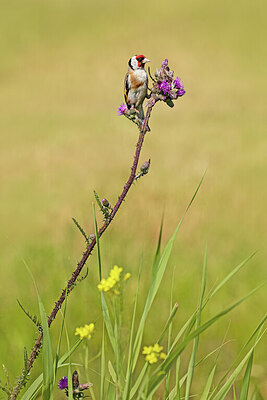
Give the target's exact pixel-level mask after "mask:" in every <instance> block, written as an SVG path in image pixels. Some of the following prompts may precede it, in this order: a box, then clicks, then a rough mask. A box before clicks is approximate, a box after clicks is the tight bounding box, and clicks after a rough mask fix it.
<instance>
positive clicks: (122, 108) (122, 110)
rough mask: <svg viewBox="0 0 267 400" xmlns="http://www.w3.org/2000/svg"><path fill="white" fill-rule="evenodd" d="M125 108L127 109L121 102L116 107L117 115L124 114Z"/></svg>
mask: <svg viewBox="0 0 267 400" xmlns="http://www.w3.org/2000/svg"><path fill="white" fill-rule="evenodd" d="M126 110H127V106H126V104H124V103H122V104H121V105H120V106H119V107H118V110H117V113H118V115H123V114H125V112H126Z"/></svg>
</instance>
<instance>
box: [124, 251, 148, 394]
mask: <svg viewBox="0 0 267 400" xmlns="http://www.w3.org/2000/svg"><path fill="white" fill-rule="evenodd" d="M142 262H143V258H141V261H140V266H139V272H138V279H137V287H136V293H135V300H134V308H133V314H132V322H131V332H130V338H129V351H128V362H127V371H126V378H125V387H124V391H123V400H128V399H129V398H130V397H129V396H130V389H131V382H132V373H131V371H132V362H133V357H132V350H133V335H134V326H135V318H136V309H137V300H138V294H139V285H140V277H141V269H142Z"/></svg>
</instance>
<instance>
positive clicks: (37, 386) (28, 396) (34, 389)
mask: <svg viewBox="0 0 267 400" xmlns="http://www.w3.org/2000/svg"><path fill="white" fill-rule="evenodd" d="M42 385H43V374H41V375H39V376H38V378H36V379H35V381H34V382H33V383H32V384H31V386H30V387H29V388H28V389H27V390H26V392H25V393H24V394H23V396H22V398H21V400H33V399H35V397H36V396H37V395H38V393H39V391H40V390H41V389H42Z"/></svg>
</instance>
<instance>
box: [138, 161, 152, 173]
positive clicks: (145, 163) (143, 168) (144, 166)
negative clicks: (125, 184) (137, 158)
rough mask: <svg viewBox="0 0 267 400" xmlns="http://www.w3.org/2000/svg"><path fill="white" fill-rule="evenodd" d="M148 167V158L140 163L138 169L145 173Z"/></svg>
mask: <svg viewBox="0 0 267 400" xmlns="http://www.w3.org/2000/svg"><path fill="white" fill-rule="evenodd" d="M149 167H150V159H149V160H148V161H145V162H144V164H143V165H141V167H140V170H141V171H142V172H143V173H145V174H146V173H147V172H148V170H149Z"/></svg>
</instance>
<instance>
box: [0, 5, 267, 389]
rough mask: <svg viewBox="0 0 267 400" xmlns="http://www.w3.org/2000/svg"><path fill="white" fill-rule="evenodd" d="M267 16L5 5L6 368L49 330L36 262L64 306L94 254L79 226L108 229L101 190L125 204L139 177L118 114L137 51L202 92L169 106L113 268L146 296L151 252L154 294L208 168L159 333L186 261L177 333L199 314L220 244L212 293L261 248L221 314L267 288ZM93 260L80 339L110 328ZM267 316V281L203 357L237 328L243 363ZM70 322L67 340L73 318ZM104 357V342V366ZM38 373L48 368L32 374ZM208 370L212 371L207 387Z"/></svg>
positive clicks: (1, 295) (2, 296) (153, 326)
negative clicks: (75, 277) (77, 273)
mask: <svg viewBox="0 0 267 400" xmlns="http://www.w3.org/2000/svg"><path fill="white" fill-rule="evenodd" d="M266 17H267V4H266V3H264V2H263V1H261V0H256V1H254V2H253V3H252V2H250V1H248V0H244V1H236V2H230V1H229V0H226V1H225V2H223V3H222V2H208V1H203V2H192V1H189V2H188V1H187V2H177V1H169V2H158V1H151V0H149V1H146V2H144V1H139V0H138V1H135V2H134V3H129V2H123V1H113V2H109V1H106V0H103V1H102V2H92V1H88V2H85V1H82V0H76V1H74V0H69V1H62V0H56V1H51V0H48V1H46V2H42V1H33V0H32V1H30V0H25V1H24V2H21V1H18V0H14V1H12V2H10V1H6V0H2V2H1V13H0V51H1V62H0V109H1V113H0V131H1V133H0V200H1V202H0V205H1V206H0V219H1V227H0V264H1V275H2V285H1V291H0V304H1V307H0V318H1V324H0V326H1V328H0V354H1V357H0V361H1V363H2V364H5V366H6V367H7V369H8V371H9V374H10V378H11V380H12V381H13V380H14V379H15V377H16V376H17V375H18V374H19V373H20V371H21V369H22V367H23V349H24V346H25V347H26V348H27V350H28V351H30V348H31V346H32V345H33V342H34V338H35V337H36V335H37V333H36V329H35V327H34V325H33V324H32V323H31V322H30V320H29V319H27V318H26V316H25V314H24V313H23V312H22V311H21V309H20V308H19V306H18V305H17V302H16V299H19V300H20V301H21V302H22V304H23V305H24V306H25V308H26V309H27V310H29V311H30V313H31V314H38V304H37V299H36V295H35V290H34V287H33V285H32V282H31V279H30V277H29V276H28V273H27V271H26V269H25V267H24V264H23V260H26V262H27V263H28V265H29V266H30V268H31V270H32V273H33V275H34V276H35V278H36V282H37V285H38V287H39V290H40V292H41V295H42V297H43V299H44V302H45V306H46V309H47V312H48V313H49V312H50V310H51V309H52V307H53V304H54V302H55V301H56V300H57V298H58V296H59V294H60V292H61V290H62V289H63V287H64V285H65V283H66V280H67V279H68V278H69V277H70V275H71V273H72V271H73V270H74V269H75V266H76V263H77V262H78V261H79V259H80V257H81V254H82V251H83V250H84V240H83V238H82V237H81V235H80V234H79V232H78V230H77V229H76V228H75V226H74V224H73V222H72V217H75V218H77V220H78V221H79V222H80V223H81V225H82V226H83V227H84V228H85V229H86V230H87V231H88V232H89V233H90V232H92V231H93V230H94V228H93V217H92V202H93V201H94V197H93V190H94V189H95V190H96V191H97V192H98V193H99V195H100V197H101V198H102V197H106V198H108V199H109V201H110V202H111V204H114V203H115V202H116V200H117V197H118V195H119V194H120V192H121V190H122V188H123V185H124V183H125V182H126V180H127V178H128V175H129V172H130V166H131V162H132V158H133V154H134V150H135V145H136V141H137V131H136V129H135V127H134V125H133V124H131V123H130V122H129V121H128V120H126V118H123V117H119V116H117V113H116V109H117V107H118V106H119V105H120V104H121V103H122V101H123V79H124V75H125V73H126V71H127V63H128V60H129V58H130V57H131V56H132V55H134V54H137V53H142V54H145V55H146V56H147V57H148V58H149V59H150V60H151V63H150V64H151V65H150V67H151V70H152V71H155V69H156V68H157V67H159V66H160V64H161V62H162V60H164V59H165V58H168V60H169V64H170V66H171V68H172V69H174V71H175V74H176V75H178V76H179V77H180V78H181V79H182V81H183V83H184V86H185V90H186V94H185V96H184V97H183V98H181V99H180V100H178V101H177V103H176V104H175V107H174V109H170V108H168V107H167V106H166V105H165V104H163V103H162V104H157V105H156V107H155V108H154V110H153V113H152V117H151V120H150V128H151V133H149V134H147V135H146V138H145V143H144V147H143V151H142V155H141V162H144V161H145V160H147V159H148V158H151V168H150V171H149V174H148V175H147V176H145V177H143V178H142V179H140V181H138V182H137V183H136V184H135V185H134V186H133V188H132V189H131V191H130V193H129V195H128V196H127V199H126V202H125V203H124V204H123V206H122V208H121V210H120V211H119V214H118V216H117V218H116V219H115V221H114V222H113V223H112V225H111V227H110V229H109V230H108V231H107V232H106V233H105V235H104V236H103V239H102V240H101V250H102V257H103V269H104V270H105V271H106V272H108V270H109V269H110V267H112V266H113V265H114V264H118V265H121V266H123V267H125V270H127V271H130V272H131V274H132V281H131V283H130V282H129V288H130V289H129V291H131V295H132V296H134V290H135V283H136V279H137V274H138V268H139V263H140V258H141V256H142V255H143V275H142V282H141V290H142V291H143V292H144V293H145V291H146V289H147V287H148V284H149V279H150V272H151V264H152V260H153V254H154V251H155V248H156V243H157V236H158V232H159V227H160V221H161V218H162V215H163V214H164V234H163V241H164V242H166V240H167V239H168V238H169V236H170V235H171V234H172V233H173V231H174V229H175V227H176V226H177V223H178V221H179V219H180V218H181V217H182V215H183V213H184V210H185V208H186V206H187V204H188V202H189V201H190V199H191V197H192V195H193V193H194V190H195V189H196V187H197V185H198V183H199V181H200V179H201V177H202V175H203V173H204V172H205V171H206V170H207V172H206V176H205V179H204V183H203V185H202V186H201V189H200V192H199V194H198V196H197V198H196V200H195V202H194V204H193V205H192V208H191V209H190V212H189V213H188V215H187V216H186V218H185V220H184V222H183V225H182V228H181V231H180V232H179V235H178V238H177V241H176V243H175V248H174V251H173V254H172V257H171V262H170V263H169V268H168V271H167V275H166V277H165V278H164V284H163V287H162V288H161V292H160V294H159V295H158V296H157V298H156V306H155V307H156V309H158V310H159V312H158V313H157V315H150V330H149V331H147V332H146V337H145V339H146V340H151V341H153V340H156V337H155V332H158V329H159V328H158V327H160V330H161V328H162V327H163V325H164V322H165V320H166V318H167V315H168V311H169V301H170V280H171V279H172V274H173V269H174V268H175V284H174V295H173V296H174V300H177V301H178V303H179V312H178V313H177V317H176V324H177V326H179V324H180V323H181V322H182V321H184V319H185V316H186V315H188V314H189V313H191V312H192V311H194V309H195V307H196V304H197V300H198V296H199V290H200V279H201V269H202V262H203V261H202V260H203V255H204V250H205V245H206V242H207V245H208V282H209V285H210V287H212V286H213V285H214V283H215V282H218V280H219V279H222V278H223V277H224V276H225V275H226V274H227V273H229V272H230V271H231V269H232V268H234V267H235V266H236V265H237V264H238V263H239V262H240V261H242V260H243V259H245V258H246V257H247V256H249V254H251V253H253V252H254V251H256V250H258V253H257V254H256V255H255V257H254V258H253V259H252V260H251V261H250V263H249V264H248V266H247V267H246V268H245V269H244V270H243V271H242V272H241V273H240V275H238V277H237V278H235V279H234V280H233V281H232V282H230V283H229V285H228V286H227V287H225V288H224V290H223V291H222V292H220V293H218V296H217V297H216V299H215V302H214V303H213V307H214V308H212V307H210V308H209V309H208V310H207V311H206V313H207V317H208V316H211V315H212V314H213V313H215V312H219V311H220V310H221V309H222V308H223V307H225V306H226V305H229V304H231V303H232V302H233V301H235V300H237V299H238V298H239V297H241V296H242V295H244V294H246V293H248V292H249V291H250V290H252V289H253V288H254V287H255V286H257V285H258V284H260V283H262V282H263V281H264V280H265V279H266V257H267V252H266V234H267V213H266V204H267V186H266V176H267V157H266V154H267V141H266V123H267V113H266V103H267V86H266V82H267V80H266V62H267V53H266V39H267V38H266V29H265V25H266ZM98 218H99V223H100V222H101V215H98ZM87 265H88V268H89V275H88V277H87V279H86V280H85V281H83V282H82V283H81V284H79V286H78V287H77V288H76V289H75V291H73V293H72V294H71V296H70V300H69V305H68V317H67V324H68V330H69V333H72V331H73V333H74V330H75V328H76V326H80V325H83V324H85V323H88V322H90V321H97V320H99V319H100V308H99V304H98V303H97V304H95V301H96V298H97V296H98V293H97V288H96V285H97V284H98V270H97V261H96V256H95V254H93V256H92V258H91V259H90V260H89V262H88V264H87ZM129 297H130V296H129ZM131 306H132V303H131V301H130V300H129V304H128V307H131ZM265 312H266V288H265V287H264V288H262V289H261V290H260V291H259V292H258V293H256V294H255V295H253V297H251V298H250V299H248V300H247V301H246V303H245V304H243V305H242V306H241V307H240V308H239V309H238V311H234V312H233V313H232V314H230V316H227V317H226V319H225V320H223V321H221V322H220V323H219V324H218V325H217V326H216V327H214V328H213V329H212V330H211V332H210V333H209V336H208V335H206V336H207V342H206V343H204V342H203V343H201V345H202V349H203V351H205V350H209V351H211V350H212V349H213V348H214V347H216V346H218V345H220V343H221V342H222V340H223V337H224V335H225V333H226V331H227V329H228V328H229V331H228V333H227V340H229V339H233V342H231V343H230V344H229V345H228V346H226V348H225V351H224V354H223V355H222V366H223V365H224V363H226V362H227V363H228V364H229V359H230V360H231V357H232V354H233V353H234V352H235V353H237V352H238V350H240V348H241V347H242V345H243V344H244V342H245V340H246V339H247V337H248V336H249V334H250V333H251V332H252V331H253V329H254V327H255V325H256V324H257V323H258V322H259V320H260V319H261V317H262V316H263V315H264V313H265ZM99 325H101V324H99ZM54 326H55V328H52V334H54V335H55V337H56V329H57V328H58V326H59V321H58V322H55V324H54ZM53 329H54V330H53ZM204 338H205V336H204ZM74 339H75V338H74V336H73V338H72V340H73V341H74ZM55 346H56V344H55ZM265 349H266V338H265V339H263V340H262V342H261V343H260V344H259V346H258V348H257V351H256V354H255V368H254V369H253V376H254V377H255V379H256V381H257V382H259V384H260V385H261V389H262V392H263V393H265V395H266V396H267V386H266V379H265V380H264V377H266V367H267V364H266V355H265V353H266V350H265ZM98 350H99V341H97V339H96V340H95V341H92V357H93V356H94V355H95V354H97V352H98ZM77 362H79V360H77ZM38 368H40V360H38V361H37V362H36V365H35V368H34V369H33V372H32V376H36V374H37V373H38V371H39V370H38ZM222 369H223V367H222ZM220 372H222V371H220ZM204 376H205V369H203V370H201V371H200V372H199V384H200V385H202V381H203V379H205V378H204ZM0 377H1V379H4V374H3V373H2V372H0ZM91 379H92V380H93V379H97V373H95V372H92V378H91ZM195 389H196V390H198V388H195Z"/></svg>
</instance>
